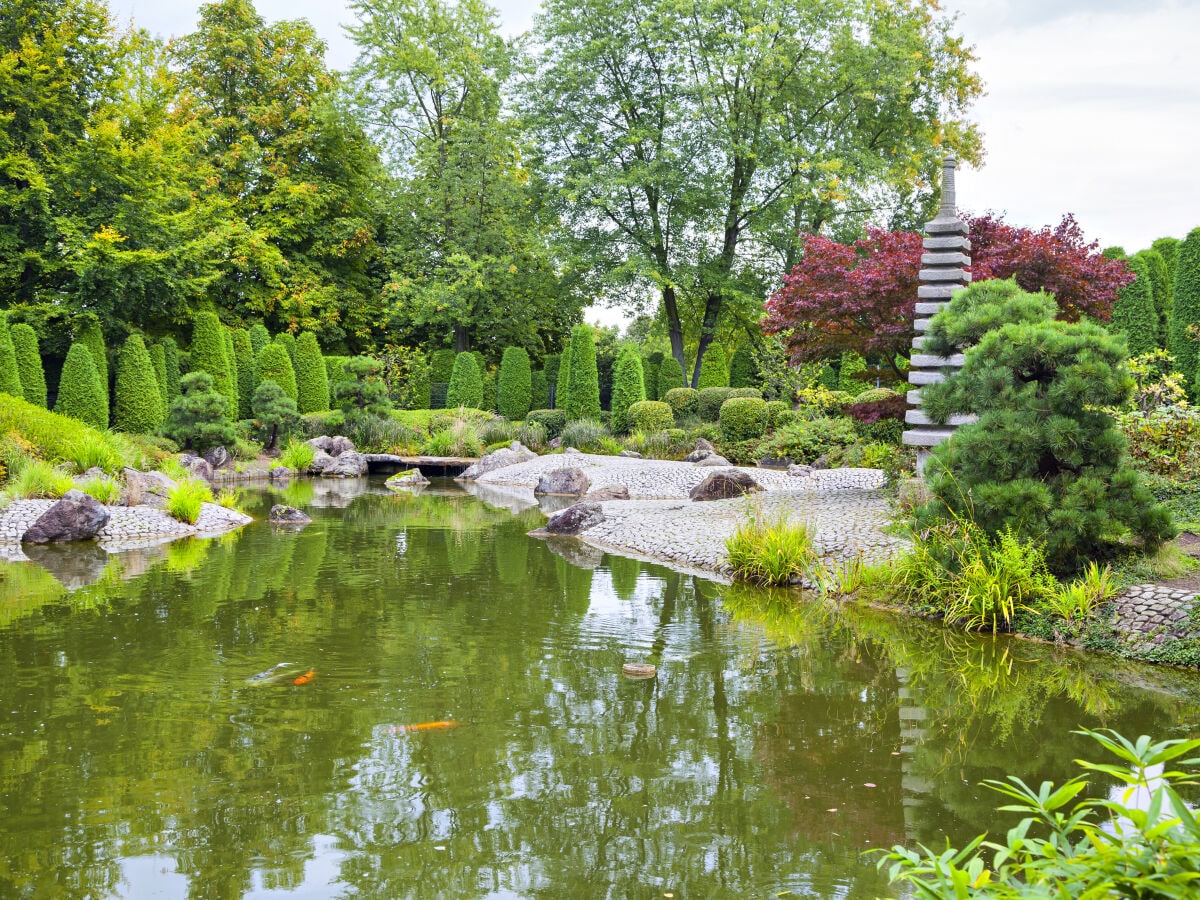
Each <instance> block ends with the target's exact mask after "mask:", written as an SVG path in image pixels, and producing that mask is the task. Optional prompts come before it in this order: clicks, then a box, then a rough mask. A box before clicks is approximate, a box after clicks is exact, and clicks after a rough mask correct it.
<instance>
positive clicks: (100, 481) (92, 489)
mask: <svg viewBox="0 0 1200 900" xmlns="http://www.w3.org/2000/svg"><path fill="white" fill-rule="evenodd" d="M79 489H80V490H81V491H83V492H84V493H85V494H87V495H88V496H90V497H95V498H96V499H97V500H99V501H100V502H101V503H103V504H104V505H105V506H111V505H113V504H114V503H116V502H117V501H118V500H120V499H121V485H119V484H117V483H116V482H115V481H113V480H112V479H111V478H89V479H88V480H87V481H85V482H84V483H83V484H82V485H81V486H80V488H79Z"/></svg>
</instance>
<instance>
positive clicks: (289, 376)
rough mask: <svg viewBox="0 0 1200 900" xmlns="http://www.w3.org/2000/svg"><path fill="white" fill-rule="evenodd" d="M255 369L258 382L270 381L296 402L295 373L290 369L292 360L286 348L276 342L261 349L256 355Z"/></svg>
mask: <svg viewBox="0 0 1200 900" xmlns="http://www.w3.org/2000/svg"><path fill="white" fill-rule="evenodd" d="M255 369H257V371H258V380H259V382H260V383H261V382H263V381H266V380H267V379H270V380H271V381H273V382H275V383H276V384H277V385H279V386H280V387H281V388H283V393H284V394H286V395H287V396H288V397H290V398H291V399H292V400H293V402H294V401H295V400H296V397H297V392H296V371H295V369H293V368H292V358H291V357H290V356H288V352H287V348H286V347H285V346H283V344H280V343H278V342H276V341H272V342H271V343H269V344H267V346H265V347H263V349H262V353H260V354H259V355H258V359H257V361H256V365H255Z"/></svg>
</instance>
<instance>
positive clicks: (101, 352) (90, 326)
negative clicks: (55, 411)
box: [74, 313, 110, 428]
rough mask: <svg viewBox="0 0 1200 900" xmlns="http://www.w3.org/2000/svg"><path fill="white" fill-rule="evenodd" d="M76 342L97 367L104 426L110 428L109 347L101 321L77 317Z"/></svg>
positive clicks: (84, 316)
mask: <svg viewBox="0 0 1200 900" xmlns="http://www.w3.org/2000/svg"><path fill="white" fill-rule="evenodd" d="M74 330H75V341H76V343H80V344H83V346H85V347H87V348H88V351H89V352H90V353H91V354H92V362H93V363H95V365H96V374H97V376H99V378H100V391H101V394H102V397H101V403H102V404H103V409H104V424H103V425H102V426H100V427H102V428H107V427H108V389H109V386H110V385H109V381H108V347H107V346H106V345H105V343H104V331H103V329H101V327H100V320H99V319H97V318H96V317H95V316H94V315H92V314H91V313H83V314H82V315H79V316H76V317H75V322H74Z"/></svg>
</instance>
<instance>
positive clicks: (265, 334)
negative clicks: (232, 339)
mask: <svg viewBox="0 0 1200 900" xmlns="http://www.w3.org/2000/svg"><path fill="white" fill-rule="evenodd" d="M247 336H248V337H249V338H250V352H251V353H253V354H254V358H255V359H258V354H260V353H262V351H263V347H265V346H267V344H269V343H271V332H269V331H267V326H266V325H264V324H263V323H262V322H255V323H254V324H253V325H251V326H250V329H249V331H248V332H247Z"/></svg>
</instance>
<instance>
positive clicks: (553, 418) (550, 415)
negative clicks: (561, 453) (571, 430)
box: [525, 409, 567, 441]
mask: <svg viewBox="0 0 1200 900" xmlns="http://www.w3.org/2000/svg"><path fill="white" fill-rule="evenodd" d="M525 421H526V422H533V423H534V424H536V425H541V426H542V427H543V428H545V429H546V440H549V441H552V440H554V439H555V438H556V437H558V436H559V435H560V434H562V432H563V429H564V428H566V427H567V414H566V413H565V412H563V411H562V410H561V409H533V410H530V411H529V415H527V416H526V417H525Z"/></svg>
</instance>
